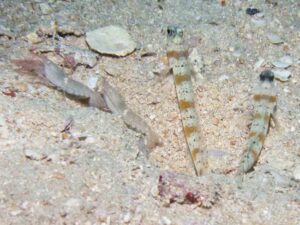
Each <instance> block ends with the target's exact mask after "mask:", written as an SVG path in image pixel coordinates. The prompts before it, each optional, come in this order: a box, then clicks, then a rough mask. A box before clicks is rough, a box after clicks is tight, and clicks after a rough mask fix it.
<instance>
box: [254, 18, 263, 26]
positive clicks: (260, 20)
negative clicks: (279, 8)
mask: <svg viewBox="0 0 300 225" xmlns="http://www.w3.org/2000/svg"><path fill="white" fill-rule="evenodd" d="M251 22H252V23H253V25H254V26H256V27H264V26H265V25H266V21H265V20H264V19H260V18H258V19H256V18H252V19H251Z"/></svg>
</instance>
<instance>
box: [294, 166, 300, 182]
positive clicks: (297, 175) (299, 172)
mask: <svg viewBox="0 0 300 225" xmlns="http://www.w3.org/2000/svg"><path fill="white" fill-rule="evenodd" d="M293 178H294V179H295V180H297V181H300V165H297V166H296V167H295V169H294V171H293Z"/></svg>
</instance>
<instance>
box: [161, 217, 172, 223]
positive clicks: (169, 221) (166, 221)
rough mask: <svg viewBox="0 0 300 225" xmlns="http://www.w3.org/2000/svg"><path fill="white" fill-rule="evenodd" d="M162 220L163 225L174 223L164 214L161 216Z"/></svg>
mask: <svg viewBox="0 0 300 225" xmlns="http://www.w3.org/2000/svg"><path fill="white" fill-rule="evenodd" d="M161 222H162V224H163V225H171V224H172V222H171V220H170V219H169V218H168V217H166V216H163V217H162V218H161Z"/></svg>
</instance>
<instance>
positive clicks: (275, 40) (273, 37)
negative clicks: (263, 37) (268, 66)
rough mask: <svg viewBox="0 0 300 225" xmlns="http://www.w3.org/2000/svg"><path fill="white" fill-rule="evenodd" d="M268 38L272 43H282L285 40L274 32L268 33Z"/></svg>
mask: <svg viewBox="0 0 300 225" xmlns="http://www.w3.org/2000/svg"><path fill="white" fill-rule="evenodd" d="M267 38H268V40H269V41H270V42H271V43H272V44H282V43H283V40H282V39H281V38H280V37H279V36H278V35H277V34H274V33H268V34H267Z"/></svg>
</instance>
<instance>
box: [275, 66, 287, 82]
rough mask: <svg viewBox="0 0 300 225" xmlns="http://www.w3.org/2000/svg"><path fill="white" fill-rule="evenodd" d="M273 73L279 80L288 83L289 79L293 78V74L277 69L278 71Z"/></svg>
mask: <svg viewBox="0 0 300 225" xmlns="http://www.w3.org/2000/svg"><path fill="white" fill-rule="evenodd" d="M273 73H274V76H275V78H276V79H277V80H280V81H283V82H285V81H288V80H289V78H290V77H291V72H290V71H288V70H280V69H276V70H273Z"/></svg>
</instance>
